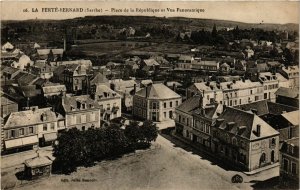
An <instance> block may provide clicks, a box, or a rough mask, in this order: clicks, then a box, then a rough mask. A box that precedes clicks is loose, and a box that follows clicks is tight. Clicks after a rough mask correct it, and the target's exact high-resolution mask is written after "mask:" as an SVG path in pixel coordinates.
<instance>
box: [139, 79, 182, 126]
mask: <svg viewBox="0 0 300 190" xmlns="http://www.w3.org/2000/svg"><path fill="white" fill-rule="evenodd" d="M181 101H182V98H181V96H180V95H178V94H177V93H175V92H174V91H172V90H171V89H169V88H168V87H166V86H165V85H164V84H151V85H149V86H147V87H145V88H143V89H141V90H140V91H138V92H136V93H135V95H134V96H133V115H134V116H137V117H140V118H143V119H145V120H151V121H154V122H160V121H165V120H170V119H175V108H176V107H177V106H179V105H180V104H181Z"/></svg>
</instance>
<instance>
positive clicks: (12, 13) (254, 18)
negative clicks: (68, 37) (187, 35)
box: [1, 1, 299, 24]
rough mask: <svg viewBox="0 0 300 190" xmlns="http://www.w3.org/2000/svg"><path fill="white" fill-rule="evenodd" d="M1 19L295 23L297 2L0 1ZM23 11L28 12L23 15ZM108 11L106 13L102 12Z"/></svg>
mask: <svg viewBox="0 0 300 190" xmlns="http://www.w3.org/2000/svg"><path fill="white" fill-rule="evenodd" d="M1 6H2V8H1V19H2V20H26V19H35V18H38V19H66V18H75V17H84V16H87V15H144V16H166V17H173V16H182V17H192V18H208V19H221V20H233V21H241V22H247V23H260V22H264V23H280V24H284V23H299V2H283V1H280V2H278V1H277V2H271V1H268V2H253V1H252V2H251V1H248V2H199V1H198V2H195V1H193V2H192V1H189V2H178V1H177V2H174V1H173V2H171V1H164V2H158V1H152V2H137V1H136V2H132V1H131V2H128V1H127V2H124V1H122V2H117V1H114V2H105V1H104V2H79V1H76V2H39V3H37V2H2V3H1ZM56 7H57V8H83V9H84V10H85V9H86V8H90V9H94V8H98V9H101V8H102V11H103V12H102V13H91V12H79V13H70V12H69V13H61V12H42V8H56ZM25 8H27V9H28V10H29V11H30V12H27V13H25V12H23V10H24V9H25ZM32 8H38V11H39V12H35V13H33V12H32V11H31V10H32ZM111 8H115V9H123V10H124V8H128V9H129V8H134V9H135V8H165V9H166V8H173V9H176V8H199V9H205V12H204V13H203V12H200V13H179V12H174V13H171V12H167V10H166V12H164V13H162V12H160V13H156V14H154V13H137V12H133V13H130V12H129V13H117V12H111ZM105 10H108V11H105Z"/></svg>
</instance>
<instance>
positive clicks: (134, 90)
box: [133, 84, 136, 94]
mask: <svg viewBox="0 0 300 190" xmlns="http://www.w3.org/2000/svg"><path fill="white" fill-rule="evenodd" d="M135 93H136V84H134V85H133V94H135Z"/></svg>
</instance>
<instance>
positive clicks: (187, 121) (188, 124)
mask: <svg viewBox="0 0 300 190" xmlns="http://www.w3.org/2000/svg"><path fill="white" fill-rule="evenodd" d="M186 125H187V126H190V120H189V118H186Z"/></svg>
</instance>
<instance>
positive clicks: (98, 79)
mask: <svg viewBox="0 0 300 190" xmlns="http://www.w3.org/2000/svg"><path fill="white" fill-rule="evenodd" d="M108 82H109V81H108V79H107V78H106V77H105V76H104V75H103V74H102V73H100V72H97V73H95V74H94V76H93V77H92V78H91V80H90V84H91V85H93V84H100V83H108Z"/></svg>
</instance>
